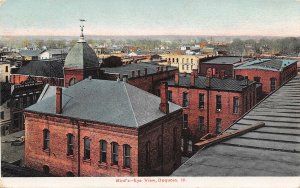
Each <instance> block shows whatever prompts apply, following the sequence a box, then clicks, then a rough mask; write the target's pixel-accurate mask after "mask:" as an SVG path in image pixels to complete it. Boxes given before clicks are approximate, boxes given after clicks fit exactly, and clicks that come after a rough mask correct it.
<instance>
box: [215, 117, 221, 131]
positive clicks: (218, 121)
mask: <svg viewBox="0 0 300 188" xmlns="http://www.w3.org/2000/svg"><path fill="white" fill-rule="evenodd" d="M221 121H222V120H221V119H220V118H217V119H216V134H220V133H221V132H222V126H221Z"/></svg>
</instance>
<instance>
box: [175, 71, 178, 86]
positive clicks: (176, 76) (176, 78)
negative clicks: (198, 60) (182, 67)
mask: <svg viewBox="0 0 300 188" xmlns="http://www.w3.org/2000/svg"><path fill="white" fill-rule="evenodd" d="M175 84H176V85H178V84H179V72H178V71H177V72H176V73H175Z"/></svg>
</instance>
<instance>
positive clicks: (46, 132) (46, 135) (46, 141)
mask: <svg viewBox="0 0 300 188" xmlns="http://www.w3.org/2000/svg"><path fill="white" fill-rule="evenodd" d="M43 134H44V142H43V143H44V145H43V149H44V150H48V149H49V147H50V131H49V130H48V129H44V130H43Z"/></svg>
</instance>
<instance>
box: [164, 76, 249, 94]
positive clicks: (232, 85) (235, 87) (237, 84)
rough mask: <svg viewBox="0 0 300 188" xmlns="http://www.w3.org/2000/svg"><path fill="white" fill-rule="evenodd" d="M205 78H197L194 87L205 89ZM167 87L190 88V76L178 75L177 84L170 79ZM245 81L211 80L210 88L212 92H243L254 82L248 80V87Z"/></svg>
mask: <svg viewBox="0 0 300 188" xmlns="http://www.w3.org/2000/svg"><path fill="white" fill-rule="evenodd" d="M205 80H206V77H205V76H198V77H197V78H196V79H195V87H196V88H202V89H205V88H206V85H205ZM167 82H168V85H169V86H180V87H190V86H191V75H189V74H187V75H186V76H184V75H183V74H180V75H179V84H178V85H176V84H175V79H174V78H171V79H169V80H167ZM246 82H247V81H246V80H236V79H233V78H224V79H220V78H211V87H210V89H212V90H222V91H237V92H240V91H243V88H246V87H248V85H250V84H252V83H254V81H251V80H248V85H247V84H246Z"/></svg>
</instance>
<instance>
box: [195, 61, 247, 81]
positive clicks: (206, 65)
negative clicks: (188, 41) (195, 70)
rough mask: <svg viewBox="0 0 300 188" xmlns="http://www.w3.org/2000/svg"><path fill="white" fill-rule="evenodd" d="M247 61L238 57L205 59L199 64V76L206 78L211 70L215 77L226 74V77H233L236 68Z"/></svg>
mask: <svg viewBox="0 0 300 188" xmlns="http://www.w3.org/2000/svg"><path fill="white" fill-rule="evenodd" d="M247 60H248V59H245V58H241V57H236V56H226V57H223V56H222V57H207V58H203V59H201V60H200V64H199V75H200V76H206V73H207V70H208V69H211V70H212V74H213V76H214V77H219V76H220V74H224V76H225V77H233V76H234V67H235V66H237V65H239V64H242V63H244V61H247Z"/></svg>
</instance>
